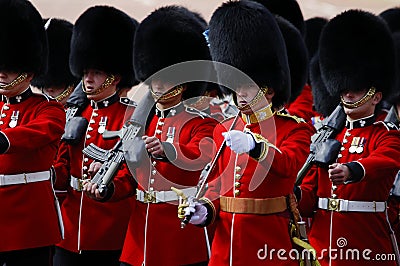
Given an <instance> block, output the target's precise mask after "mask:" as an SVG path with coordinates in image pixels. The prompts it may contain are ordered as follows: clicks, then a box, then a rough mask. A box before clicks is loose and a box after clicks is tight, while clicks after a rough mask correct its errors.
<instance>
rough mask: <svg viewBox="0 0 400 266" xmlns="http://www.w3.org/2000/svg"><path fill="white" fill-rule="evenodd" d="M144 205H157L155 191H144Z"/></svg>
mask: <svg viewBox="0 0 400 266" xmlns="http://www.w3.org/2000/svg"><path fill="white" fill-rule="evenodd" d="M143 201H144V203H156V195H155V193H154V191H144V199H143Z"/></svg>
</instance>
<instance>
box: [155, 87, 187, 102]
mask: <svg viewBox="0 0 400 266" xmlns="http://www.w3.org/2000/svg"><path fill="white" fill-rule="evenodd" d="M150 92H151V95H152V96H153V98H154V100H155V101H156V102H163V101H166V100H169V99H172V98H174V97H175V96H177V95H179V94H181V93H182V92H183V86H176V87H174V88H172V89H171V90H170V91H168V92H167V93H165V94H163V95H161V96H158V95H157V94H156V93H154V91H153V89H152V88H150Z"/></svg>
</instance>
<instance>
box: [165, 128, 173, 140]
mask: <svg viewBox="0 0 400 266" xmlns="http://www.w3.org/2000/svg"><path fill="white" fill-rule="evenodd" d="M174 137H175V127H168V132H167V140H166V141H167V142H169V143H173V142H174Z"/></svg>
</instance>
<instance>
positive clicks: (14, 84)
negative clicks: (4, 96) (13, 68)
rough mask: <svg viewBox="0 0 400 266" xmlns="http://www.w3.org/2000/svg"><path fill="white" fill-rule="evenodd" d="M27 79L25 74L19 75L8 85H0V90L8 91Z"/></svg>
mask: <svg viewBox="0 0 400 266" xmlns="http://www.w3.org/2000/svg"><path fill="white" fill-rule="evenodd" d="M27 77H28V74H27V73H21V74H19V76H18V77H16V78H15V79H14V80H13V81H12V82H11V83H10V84H7V85H0V89H2V90H10V89H12V88H13V87H14V86H16V85H18V84H20V83H21V82H22V81H24V80H25V79H26V78H27Z"/></svg>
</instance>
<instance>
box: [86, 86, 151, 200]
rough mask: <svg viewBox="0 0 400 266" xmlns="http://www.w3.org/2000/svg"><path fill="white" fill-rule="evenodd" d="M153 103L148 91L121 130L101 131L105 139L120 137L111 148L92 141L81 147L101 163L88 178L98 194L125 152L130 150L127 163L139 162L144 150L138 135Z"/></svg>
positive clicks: (102, 190)
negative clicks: (95, 185) (105, 147)
mask: <svg viewBox="0 0 400 266" xmlns="http://www.w3.org/2000/svg"><path fill="white" fill-rule="evenodd" d="M153 105H154V99H153V98H152V96H151V94H150V92H148V93H147V94H146V95H145V96H144V97H143V98H142V100H141V101H140V102H139V104H138V106H137V107H136V109H135V111H134V112H133V114H132V116H131V118H130V119H129V120H128V121H127V122H126V123H125V124H124V126H123V127H122V129H121V130H119V131H116V132H114V131H107V130H106V131H105V132H104V133H103V138H105V139H107V138H114V137H120V139H119V140H118V142H117V143H116V144H115V145H114V147H113V148H112V149H110V150H105V149H102V148H100V147H98V146H96V145H94V144H93V143H90V144H89V145H88V146H87V147H85V148H84V149H83V151H82V152H83V153H84V154H85V155H86V156H88V157H90V158H92V159H94V160H96V161H99V162H102V163H103V164H102V166H101V167H100V169H99V171H98V172H97V173H96V174H95V176H94V177H93V178H92V179H91V180H90V182H91V183H94V184H97V187H98V189H99V192H100V194H102V193H104V191H105V189H106V188H107V187H108V185H109V184H110V183H111V181H112V180H113V178H114V176H115V175H116V174H117V172H118V170H119V168H120V166H121V164H122V162H123V161H125V160H128V159H127V158H126V152H130V154H129V163H131V164H135V165H138V164H139V163H140V161H141V158H142V156H143V154H144V152H145V148H144V141H143V140H142V139H141V138H140V137H141V136H142V135H143V133H144V129H145V123H146V119H147V117H148V114H149V113H150V110H151V108H153ZM128 148H129V150H128ZM132 153H133V154H132Z"/></svg>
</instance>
